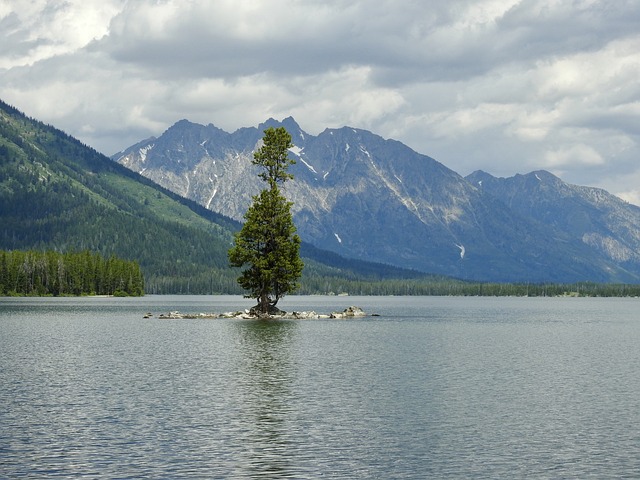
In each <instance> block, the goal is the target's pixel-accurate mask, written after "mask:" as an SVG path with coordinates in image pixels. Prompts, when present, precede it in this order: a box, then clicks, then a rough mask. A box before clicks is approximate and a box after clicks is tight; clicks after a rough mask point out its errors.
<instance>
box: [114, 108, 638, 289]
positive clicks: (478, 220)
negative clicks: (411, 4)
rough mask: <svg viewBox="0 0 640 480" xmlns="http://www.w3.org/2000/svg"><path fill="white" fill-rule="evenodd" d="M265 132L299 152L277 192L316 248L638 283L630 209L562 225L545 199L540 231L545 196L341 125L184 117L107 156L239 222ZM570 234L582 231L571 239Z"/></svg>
mask: <svg viewBox="0 0 640 480" xmlns="http://www.w3.org/2000/svg"><path fill="white" fill-rule="evenodd" d="M272 126H273V127H278V126H284V127H285V128H286V129H287V131H288V132H289V133H290V134H291V136H292V139H293V143H294V144H295V145H294V147H293V148H291V149H290V156H291V158H293V159H295V160H296V164H295V165H292V166H291V168H290V169H289V171H290V173H292V174H293V175H294V177H295V178H294V180H293V181H290V182H287V183H286V184H285V185H284V187H283V193H284V195H285V196H286V197H287V199H289V200H290V201H292V202H293V207H292V213H293V217H294V222H295V224H296V226H297V228H298V234H299V235H300V237H301V238H302V240H303V241H304V242H307V243H310V244H312V245H314V246H315V247H318V248H320V249H322V250H328V251H331V252H335V253H337V254H339V255H341V256H342V257H345V258H353V259H359V260H366V261H373V262H378V263H384V264H388V265H393V266H398V267H403V268H410V269H413V270H417V271H420V272H427V273H434V274H443V275H448V276H453V277H458V278H463V279H470V280H482V281H499V282H518V281H529V282H543V281H551V282H573V281H579V280H584V279H590V280H592V281H605V282H606V281H622V282H630V283H634V282H637V281H640V255H638V253H637V252H638V244H639V243H640V240H638V239H639V238H640V234H639V233H638V232H639V231H640V214H638V213H637V212H636V213H633V212H631V214H630V213H629V212H630V209H629V208H627V207H625V206H624V205H617V206H615V210H608V211H607V212H609V213H611V214H613V213H615V219H616V221H619V222H621V223H619V225H618V226H617V227H615V228H614V226H613V225H612V224H610V223H607V224H606V225H605V223H603V222H605V219H606V217H611V218H613V216H612V215H609V213H606V214H604V215H600V214H598V213H597V212H598V211H600V212H603V210H594V209H590V208H585V205H586V204H585V203H584V202H582V203H581V202H574V203H573V204H572V213H571V215H567V216H566V218H565V217H561V216H560V217H559V216H557V214H559V213H560V212H557V211H554V210H553V208H551V207H553V205H556V203H554V202H548V201H547V206H549V207H550V208H548V209H547V210H546V211H547V212H548V218H546V219H543V221H544V223H541V222H540V219H539V218H537V217H536V216H535V215H536V212H540V211H542V210H544V209H541V206H542V207H544V205H545V204H544V203H542V204H540V203H539V202H540V201H541V200H539V199H542V197H528V196H527V195H528V194H527V193H526V192H529V191H530V190H527V189H524V188H522V189H521V192H519V195H520V197H517V196H516V194H515V193H514V194H513V195H511V197H510V198H509V199H507V195H505V194H497V195H496V191H495V190H491V189H489V186H490V185H493V183H495V182H493V183H492V182H490V180H491V178H492V177H491V178H490V176H487V178H484V177H483V178H479V177H477V176H476V177H473V178H469V179H465V178H463V177H461V176H460V175H458V174H457V173H456V172H454V171H452V170H450V169H449V168H447V167H445V166H444V165H442V164H441V163H439V162H437V161H436V160H434V159H433V158H430V157H428V156H426V155H422V154H419V153H417V152H415V151H413V150H411V149H410V148H409V147H407V146H406V145H403V144H402V143H400V142H397V141H394V140H385V139H383V138H381V137H380V136H378V135H375V134H373V133H371V132H368V131H366V130H359V129H354V128H349V127H343V128H338V129H326V130H325V131H323V132H321V133H320V134H319V135H317V136H313V135H309V134H307V133H306V132H304V131H302V129H301V128H300V126H299V125H298V124H297V123H296V122H295V120H293V119H292V118H287V119H285V120H283V121H282V122H278V121H276V120H273V119H270V120H268V121H267V122H265V123H264V124H262V125H259V126H258V127H257V128H253V127H252V128H241V129H239V130H237V131H236V132H233V133H227V132H224V131H222V130H220V129H218V128H216V127H214V126H213V125H207V126H204V125H197V124H194V123H191V122H188V121H186V120H181V121H180V122H178V123H176V124H175V125H173V126H172V127H170V128H169V129H168V130H167V131H166V132H165V133H163V134H162V135H161V136H160V137H159V138H150V139H148V140H145V141H143V142H140V143H139V144H137V145H134V146H132V147H130V148H129V149H127V150H125V151H124V152H121V153H119V154H117V155H114V156H113V157H112V159H113V160H114V161H117V162H118V163H121V164H122V165H125V166H127V167H128V168H130V169H132V170H134V171H136V172H139V173H140V174H142V175H144V176H146V177H149V178H151V179H152V180H154V181H155V182H157V183H159V184H160V185H162V186H163V187H165V188H167V189H169V190H172V191H174V192H176V193H178V194H180V195H182V196H184V197H187V198H189V199H192V200H195V201H196V202H198V203H200V204H201V205H203V206H204V207H206V208H207V209H210V210H212V211H214V212H217V213H221V214H223V215H226V216H228V217H231V218H233V219H236V220H239V221H242V219H243V215H244V213H245V212H246V210H247V208H248V207H249V205H250V204H251V202H252V195H255V194H256V193H258V192H259V191H260V189H261V188H262V186H263V185H262V182H261V180H260V179H259V178H258V176H257V173H258V172H257V170H256V168H257V167H255V166H254V165H252V159H253V152H254V151H255V149H256V148H257V147H258V146H259V144H260V141H261V139H262V136H263V131H264V129H265V128H267V127H272ZM538 173H539V174H538V177H540V178H541V179H542V180H544V182H542V183H543V184H544V185H546V186H547V191H550V192H559V193H558V195H564V194H563V193H562V192H563V190H562V185H560V184H559V183H557V182H555V183H554V182H551V181H548V178H547V177H544V176H543V175H542V174H541V172H538ZM487 175H488V174H487ZM549 175H550V174H549ZM483 179H484V181H483ZM525 180H527V182H529V183H531V181H532V179H531V178H529V179H525ZM533 180H535V181H536V182H537V181H538V180H537V179H536V178H535V177H533ZM558 180H559V179H558ZM538 183H539V182H538ZM560 183H562V182H560ZM525 184H526V185H528V183H526V182H524V183H523V185H525ZM517 188H520V187H517ZM516 193H518V192H516ZM596 197H598V198H600V197H601V196H599V195H596ZM518 198H520V200H518ZM506 200H509V201H506ZM595 200H597V199H595ZM595 200H594V202H595ZM519 207H526V208H519ZM639 211H640V210H639ZM554 215H555V216H554ZM593 215H600V217H599V218H600V220H602V221H600V220H598V219H594V217H593ZM568 222H569V223H568ZM634 222H635V223H634ZM590 225H591V226H593V227H594V228H593V229H591V228H586V227H587V226H590ZM573 226H576V227H578V229H580V228H581V229H582V230H581V231H582V233H583V235H581V236H579V237H576V236H575V235H574V234H573V233H572V230H571V228H573ZM599 226H606V227H607V228H605V229H602V228H599ZM582 227H584V228H582ZM596 227H597V228H596ZM625 232H634V233H632V235H631V236H635V240H633V239H630V237H629V236H627V237H625V238H623V236H624V233H625ZM575 233H577V231H576V232H575ZM574 239H576V240H575V241H573V240H574ZM627 240H629V241H627ZM631 240H633V241H631Z"/></svg>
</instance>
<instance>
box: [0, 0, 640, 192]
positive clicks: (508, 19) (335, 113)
mask: <svg viewBox="0 0 640 480" xmlns="http://www.w3.org/2000/svg"><path fill="white" fill-rule="evenodd" d="M639 23H640V0H618V1H616V2H610V1H606V0H528V1H519V0H450V1H447V2H418V1H412V0H407V1H406V2H402V4H401V5H399V4H398V2H397V1H391V0H380V1H377V2H372V1H366V0H355V1H346V0H329V1H321V0H274V1H272V2H268V3H266V2H255V1H249V0H235V1H232V0H216V1H213V0H190V1H188V2H183V1H178V0H137V1H135V2H134V1H126V0H100V1H97V0H82V1H80V0H66V1H63V0H33V1H31V2H22V1H18V0H8V1H7V0H5V2H3V3H0V32H2V33H0V37H1V38H0V98H2V99H3V100H5V101H7V102H9V103H11V104H13V105H15V106H16V107H18V108H20V109H21V110H23V111H25V112H26V113H27V114H29V115H31V116H34V117H37V118H40V119H42V120H44V121H46V122H49V123H53V124H55V125H57V126H59V127H61V128H63V129H64V130H65V131H67V132H68V133H70V134H72V135H76V136H78V137H79V138H80V139H81V140H82V141H84V142H86V143H88V144H90V145H92V146H94V147H96V148H98V149H99V150H101V151H104V152H105V153H108V154H110V153H113V152H115V151H116V150H120V149H122V148H124V147H127V146H129V145H130V144H132V143H134V142H136V141H138V140H140V139H142V138H145V137H148V136H150V135H158V134H160V133H161V132H162V131H163V130H164V129H166V128H167V127H168V126H170V125H171V124H173V123H174V122H175V121H177V120H179V119H181V118H187V119H189V120H192V121H196V122H200V123H214V124H215V125H216V126H218V127H221V128H224V129H225V130H228V131H232V130H235V129H236V128H239V127H242V126H248V125H256V124H258V123H259V122H261V121H264V120H265V119H266V118H268V117H271V116H272V117H275V118H283V117H285V116H288V115H293V116H294V117H295V118H296V119H297V120H298V122H299V123H300V125H301V126H302V128H303V129H305V130H307V131H309V133H314V134H315V133H318V132H319V131H321V130H323V129H324V128H325V127H339V126H342V125H350V126H353V127H360V128H367V129H370V130H373V131H374V132H376V133H378V134H380V135H382V136H384V137H387V138H396V139H398V140H400V141H403V142H405V143H406V144H408V145H409V146H411V147H412V148H414V149H416V150H418V151H420V152H421V153H425V154H428V155H431V156H433V157H435V158H437V159H438V160H440V161H441V162H442V163H444V164H445V165H447V166H449V167H451V168H453V169H454V170H456V171H458V172H459V173H461V174H463V175H466V174H468V173H470V172H471V171H473V170H476V169H479V168H481V169H484V170H487V171H489V172H491V173H494V174H497V175H512V174H514V173H525V172H527V171H530V170H534V169H537V168H549V169H552V170H553V171H554V172H562V178H563V179H564V180H566V181H569V182H571V183H578V184H590V185H596V186H597V185H602V186H604V185H605V183H604V182H605V181H606V179H607V178H614V177H615V175H616V174H618V175H619V178H625V176H626V175H628V174H629V172H632V171H634V168H635V166H634V165H635V164H636V163H637V159H638V157H639V154H640V146H639V144H638V136H639V130H638V118H639V115H640V83H639V82H638V81H637V79H638V78H640V32H639V31H638V28H637V25H638V24H639ZM614 185H615V183H614V182H613V181H611V183H609V184H608V186H609V187H612V186H614ZM605 188H606V187H605ZM633 190H637V186H634V185H629V186H627V187H625V188H624V191H628V192H631V191H633ZM620 191H622V190H620Z"/></svg>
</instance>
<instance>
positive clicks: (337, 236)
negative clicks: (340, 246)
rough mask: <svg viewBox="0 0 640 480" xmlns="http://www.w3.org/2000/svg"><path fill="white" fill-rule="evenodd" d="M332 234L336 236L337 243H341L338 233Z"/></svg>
mask: <svg viewBox="0 0 640 480" xmlns="http://www.w3.org/2000/svg"><path fill="white" fill-rule="evenodd" d="M334 235H335V236H336V240H338V243H342V239H341V238H340V235H338V234H337V233H334Z"/></svg>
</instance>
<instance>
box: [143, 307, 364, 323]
mask: <svg viewBox="0 0 640 480" xmlns="http://www.w3.org/2000/svg"><path fill="white" fill-rule="evenodd" d="M366 315H367V314H366V313H365V312H364V310H362V309H361V308H360V307H355V306H351V307H347V308H345V309H344V311H342V312H333V313H331V314H329V315H318V314H317V313H316V312H314V311H313V310H312V311H309V312H291V313H287V312H285V311H283V310H280V309H278V308H276V307H273V308H272V309H271V311H270V313H269V315H268V316H266V317H265V316H262V315H260V314H259V312H257V310H256V307H253V308H251V309H249V310H244V311H236V312H224V313H199V314H183V313H180V312H177V311H174V312H169V313H166V314H165V313H161V314H160V315H158V318H160V319H178V318H184V319H202V318H237V319H251V318H273V319H291V320H311V319H326V318H355V317H365V316H366ZM151 317H153V314H151V313H147V314H146V315H144V318H151Z"/></svg>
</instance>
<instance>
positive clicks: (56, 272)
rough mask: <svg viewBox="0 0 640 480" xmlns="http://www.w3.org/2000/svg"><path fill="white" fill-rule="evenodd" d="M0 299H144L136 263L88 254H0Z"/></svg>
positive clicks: (38, 252)
mask: <svg viewBox="0 0 640 480" xmlns="http://www.w3.org/2000/svg"><path fill="white" fill-rule="evenodd" d="M0 295H3V296H6V295H41V296H43V295H53V296H62V295H69V296H72V295H116V296H140V295H144V278H143V275H142V271H141V270H140V266H139V265H138V263H137V262H135V261H130V260H123V259H120V258H117V257H115V256H111V257H109V258H105V257H103V256H102V255H100V254H98V253H92V252H90V251H88V250H84V251H81V252H67V253H60V252H56V251H53V250H48V251H34V250H29V251H22V250H9V251H7V250H0Z"/></svg>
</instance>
